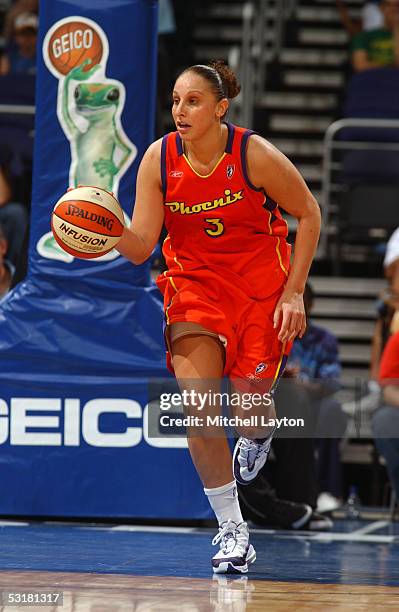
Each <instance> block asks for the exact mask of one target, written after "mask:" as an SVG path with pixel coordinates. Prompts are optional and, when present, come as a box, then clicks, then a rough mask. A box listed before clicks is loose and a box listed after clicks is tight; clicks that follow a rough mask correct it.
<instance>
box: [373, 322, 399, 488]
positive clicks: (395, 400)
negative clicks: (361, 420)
mask: <svg viewBox="0 0 399 612" xmlns="http://www.w3.org/2000/svg"><path fill="white" fill-rule="evenodd" d="M380 384H381V387H382V389H383V393H382V400H383V402H382V403H383V405H382V407H381V408H380V409H379V410H377V412H375V413H374V415H373V420H372V427H373V433H374V436H375V444H376V446H377V448H378V450H379V452H380V453H381V455H382V456H383V457H384V459H385V461H386V464H387V470H388V474H389V480H390V482H391V485H392V487H393V489H394V491H395V493H396V496H397V499H399V331H397V332H396V333H394V334H393V335H392V336H391V337H390V338H389V340H388V342H387V344H386V347H385V349H384V351H383V354H382V359H381V366H380Z"/></svg>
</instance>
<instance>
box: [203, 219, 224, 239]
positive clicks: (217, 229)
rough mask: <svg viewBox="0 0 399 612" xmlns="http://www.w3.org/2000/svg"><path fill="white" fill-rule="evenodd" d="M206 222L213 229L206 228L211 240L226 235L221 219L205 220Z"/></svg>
mask: <svg viewBox="0 0 399 612" xmlns="http://www.w3.org/2000/svg"><path fill="white" fill-rule="evenodd" d="M204 221H205V223H209V224H210V225H212V229H211V228H206V229H205V230H204V231H205V233H206V234H208V236H211V238H217V237H218V236H221V235H222V234H224V225H223V221H222V220H221V219H204Z"/></svg>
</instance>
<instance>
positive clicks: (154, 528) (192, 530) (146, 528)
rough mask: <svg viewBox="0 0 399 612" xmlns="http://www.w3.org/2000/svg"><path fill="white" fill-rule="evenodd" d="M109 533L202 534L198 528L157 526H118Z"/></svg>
mask: <svg viewBox="0 0 399 612" xmlns="http://www.w3.org/2000/svg"><path fill="white" fill-rule="evenodd" d="M107 530H108V531H144V532H150V533H195V532H198V533H202V531H199V530H198V528H196V527H157V526H156V525H117V526H116V527H111V528H110V527H108V528H107Z"/></svg>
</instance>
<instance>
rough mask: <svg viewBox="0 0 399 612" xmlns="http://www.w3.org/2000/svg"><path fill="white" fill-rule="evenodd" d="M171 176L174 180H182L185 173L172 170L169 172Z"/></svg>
mask: <svg viewBox="0 0 399 612" xmlns="http://www.w3.org/2000/svg"><path fill="white" fill-rule="evenodd" d="M169 176H171V177H172V178H181V177H182V176H183V172H182V171H181V170H171V171H170V172H169Z"/></svg>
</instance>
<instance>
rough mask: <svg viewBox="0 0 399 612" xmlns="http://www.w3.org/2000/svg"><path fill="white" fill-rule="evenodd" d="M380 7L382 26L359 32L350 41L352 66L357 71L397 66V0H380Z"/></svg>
mask: <svg viewBox="0 0 399 612" xmlns="http://www.w3.org/2000/svg"><path fill="white" fill-rule="evenodd" d="M380 9H381V12H382V14H383V17H384V23H383V26H382V27H379V28H375V29H373V30H367V31H363V32H360V33H358V34H357V35H356V36H355V37H354V39H353V41H352V66H353V68H354V70H356V71H358V72H360V71H362V70H369V69H370V68H383V67H389V66H399V0H381V3H380Z"/></svg>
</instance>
